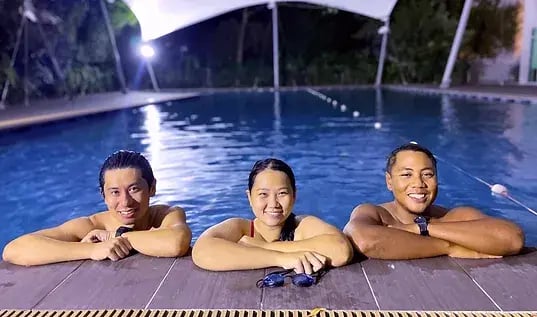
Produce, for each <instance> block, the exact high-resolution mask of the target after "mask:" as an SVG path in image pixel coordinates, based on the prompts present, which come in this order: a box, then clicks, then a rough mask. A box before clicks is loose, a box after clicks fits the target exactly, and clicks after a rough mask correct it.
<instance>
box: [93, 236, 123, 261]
mask: <svg viewBox="0 0 537 317" xmlns="http://www.w3.org/2000/svg"><path fill="white" fill-rule="evenodd" d="M130 250H132V246H131V244H130V242H129V240H128V239H127V238H123V237H117V238H112V239H110V240H107V241H104V242H98V243H95V244H94V249H93V250H92V252H91V255H90V258H91V259H92V260H104V259H106V258H108V259H110V260H112V261H117V260H119V259H123V258H124V257H126V256H127V255H129V252H130Z"/></svg>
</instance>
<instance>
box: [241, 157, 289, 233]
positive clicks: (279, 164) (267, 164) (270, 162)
mask: <svg viewBox="0 0 537 317" xmlns="http://www.w3.org/2000/svg"><path fill="white" fill-rule="evenodd" d="M267 169H270V170H273V171H279V172H283V173H285V175H287V177H288V178H289V181H290V182H291V189H293V197H294V196H295V195H296V184H295V174H294V173H293V170H292V169H291V167H290V166H289V165H287V163H285V162H284V161H282V160H278V159H275V158H267V159H264V160H259V161H257V162H255V164H254V166H253V167H252V170H251V171H250V176H248V191H250V192H252V187H253V186H254V182H255V178H256V176H257V174H259V173H261V172H262V171H264V170H267ZM295 228H296V215H295V214H294V213H291V214H290V215H289V217H287V219H285V222H284V224H283V227H282V231H281V233H280V241H293V240H294V239H295Z"/></svg>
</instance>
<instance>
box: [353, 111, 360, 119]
mask: <svg viewBox="0 0 537 317" xmlns="http://www.w3.org/2000/svg"><path fill="white" fill-rule="evenodd" d="M352 116H353V117H355V118H358V117H359V116H360V111H353V112H352Z"/></svg>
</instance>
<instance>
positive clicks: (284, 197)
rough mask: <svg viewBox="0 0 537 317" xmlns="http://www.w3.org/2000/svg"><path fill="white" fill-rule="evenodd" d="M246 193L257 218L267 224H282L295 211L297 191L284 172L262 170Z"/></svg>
mask: <svg viewBox="0 0 537 317" xmlns="http://www.w3.org/2000/svg"><path fill="white" fill-rule="evenodd" d="M246 193H247V195H248V200H249V201H250V206H251V207H252V210H253V212H254V214H255V216H256V218H259V220H261V221H262V222H263V223H264V224H265V225H267V226H270V227H272V226H282V225H283V224H284V222H285V220H286V219H287V217H289V215H290V214H291V212H292V211H293V206H294V204H295V193H294V191H293V188H292V185H291V181H290V180H289V177H288V176H287V175H286V174H285V173H284V172H280V171H275V170H271V169H266V170H264V171H262V172H260V173H259V174H257V175H256V177H255V181H254V183H253V186H252V189H251V190H249V191H246Z"/></svg>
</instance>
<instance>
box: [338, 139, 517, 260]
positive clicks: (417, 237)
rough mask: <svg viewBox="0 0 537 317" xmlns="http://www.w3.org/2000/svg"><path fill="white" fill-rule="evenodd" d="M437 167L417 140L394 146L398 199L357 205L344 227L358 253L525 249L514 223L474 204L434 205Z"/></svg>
mask: <svg viewBox="0 0 537 317" xmlns="http://www.w3.org/2000/svg"><path fill="white" fill-rule="evenodd" d="M436 171H437V170H436V159H435V158H434V156H433V154H432V153H431V152H430V151H429V150H428V149H426V148H424V147H422V146H420V145H418V144H414V143H410V144H405V145H402V146H400V147H398V148H397V149H395V150H394V151H392V153H391V154H390V156H389V157H388V160H387V162H386V174H385V176H386V186H387V187H388V190H390V191H391V192H392V193H393V197H394V200H393V201H391V202H387V203H383V204H380V205H373V204H361V205H359V206H357V207H356V208H355V209H354V210H353V211H352V214H351V217H350V220H349V222H348V223H347V225H346V226H345V229H344V232H345V234H346V235H347V236H348V237H349V238H350V240H351V242H352V243H353V245H354V247H355V248H356V250H357V251H358V252H360V253H362V254H364V255H365V256H367V257H370V258H377V259H416V258H426V257H433V256H440V255H448V256H451V257H459V258H495V257H502V256H504V255H512V254H517V253H518V252H519V251H520V250H521V248H522V247H523V245H524V234H523V232H522V230H521V229H520V228H519V227H518V226H517V225H515V224H514V223H512V222H510V221H507V220H503V219H497V218H492V217H489V216H487V215H485V214H483V213H482V212H480V211H479V210H477V209H475V208H472V207H457V208H453V209H451V210H448V209H446V208H444V207H441V206H438V205H434V204H433V203H434V201H435V199H436V195H437V193H438V180H437V172H436Z"/></svg>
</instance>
